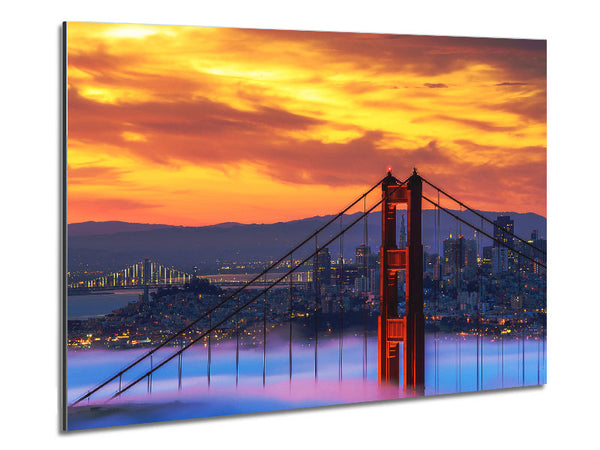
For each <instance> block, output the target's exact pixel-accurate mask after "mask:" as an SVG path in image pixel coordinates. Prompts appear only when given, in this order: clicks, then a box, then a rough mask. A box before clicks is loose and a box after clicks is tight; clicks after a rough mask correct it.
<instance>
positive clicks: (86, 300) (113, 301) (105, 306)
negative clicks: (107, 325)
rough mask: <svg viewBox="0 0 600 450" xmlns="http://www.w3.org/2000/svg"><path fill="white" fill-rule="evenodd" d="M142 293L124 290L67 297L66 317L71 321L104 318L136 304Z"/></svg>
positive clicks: (137, 290)
mask: <svg viewBox="0 0 600 450" xmlns="http://www.w3.org/2000/svg"><path fill="white" fill-rule="evenodd" d="M143 292H144V291H143V289H125V290H114V291H100V292H95V293H90V294H80V295H69V296H68V297H67V317H68V319H69V320H71V319H87V318H90V317H98V316H104V315H106V314H109V313H110V312H112V311H114V310H115V309H119V308H122V307H123V306H126V305H127V304H128V303H131V302H137V301H138V300H139V296H140V294H141V293H143Z"/></svg>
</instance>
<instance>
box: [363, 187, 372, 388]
mask: <svg viewBox="0 0 600 450" xmlns="http://www.w3.org/2000/svg"><path fill="white" fill-rule="evenodd" d="M366 211H367V197H365V198H364V199H363V214H365V217H364V222H363V242H364V243H365V255H364V257H363V275H364V277H365V279H364V282H365V292H364V293H363V302H362V321H363V354H362V363H363V364H362V369H363V381H364V380H366V379H367V299H368V294H367V293H368V292H369V291H370V289H369V285H370V282H371V279H370V274H369V273H368V271H369V266H368V255H367V254H366V253H367V249H368V248H369V232H368V228H367V226H368V225H367V214H366Z"/></svg>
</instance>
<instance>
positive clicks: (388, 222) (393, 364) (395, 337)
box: [378, 169, 425, 389]
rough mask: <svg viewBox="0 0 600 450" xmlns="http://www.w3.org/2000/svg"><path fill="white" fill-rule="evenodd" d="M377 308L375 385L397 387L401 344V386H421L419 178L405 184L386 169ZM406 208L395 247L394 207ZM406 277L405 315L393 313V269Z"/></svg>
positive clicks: (422, 329) (395, 295)
mask: <svg viewBox="0 0 600 450" xmlns="http://www.w3.org/2000/svg"><path fill="white" fill-rule="evenodd" d="M381 186H382V198H383V201H382V203H381V205H382V206H381V208H382V210H381V225H382V226H381V253H380V258H381V260H380V307H379V318H378V369H379V370H378V373H379V382H380V383H387V384H400V343H404V365H403V366H404V386H405V387H407V388H412V389H421V388H423V386H424V384H425V319H424V316H423V270H422V269H423V245H422V241H421V194H422V179H421V177H420V176H419V175H418V174H417V171H416V169H415V171H414V172H413V174H412V176H411V177H410V178H409V180H408V183H407V185H406V186H403V185H400V184H399V183H398V180H397V179H396V178H394V177H393V176H392V173H391V171H388V175H387V177H386V178H385V179H384V180H383V183H382V185H381ZM399 204H406V205H407V218H408V220H407V222H408V230H407V231H408V233H407V234H408V242H407V246H406V248H398V246H397V244H396V207H397V205H399ZM400 270H404V271H405V273H406V315H405V316H404V317H400V316H399V314H398V271H400Z"/></svg>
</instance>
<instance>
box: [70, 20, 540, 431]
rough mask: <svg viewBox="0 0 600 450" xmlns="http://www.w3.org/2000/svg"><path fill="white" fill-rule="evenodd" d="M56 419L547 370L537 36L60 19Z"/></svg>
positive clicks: (102, 420) (343, 394) (340, 399)
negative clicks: (60, 312)
mask: <svg viewBox="0 0 600 450" xmlns="http://www.w3.org/2000/svg"><path fill="white" fill-rule="evenodd" d="M63 31H64V49H63V50H64V59H65V61H64V71H65V72H64V95H65V102H64V107H65V110H64V122H65V123H64V126H65V132H64V133H65V135H64V140H65V167H64V170H65V199H64V200H65V203H66V208H65V209H66V212H65V233H66V235H65V247H66V248H65V260H64V263H65V296H64V302H65V304H64V327H65V329H64V335H65V336H64V349H63V350H64V361H63V367H64V380H63V381H64V396H63V397H64V403H65V404H64V424H63V426H64V428H65V429H67V430H77V429H86V428H97V427H109V426H118V425H127V424H137V423H145V422H156V421H168V420H176V419H187V418H202V417H211V416H222V415H232V414H242V413H252V412H259V411H272V410H282V409H295V408H304V407H313V406H322V405H335V404H342V403H354V402H365V401H375V400H387V399H401V398H405V397H414V396H433V395H437V394H448V393H458V392H469V391H481V390H488V389H499V388H508V387H517V386H530V385H542V384H545V383H546V42H545V41H542V40H521V39H496V38H494V39H491V38H466V37H465V38H463V37H434V36H409V35H385V34H363V33H331V32H314V31H281V30H257V29H233V28H230V29H228V28H209V27H190V26H185V27H184V26H162V25H131V24H129V25H125V24H103V23H76V22H69V23H65V24H64V30H63Z"/></svg>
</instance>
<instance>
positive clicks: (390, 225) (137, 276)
mask: <svg viewBox="0 0 600 450" xmlns="http://www.w3.org/2000/svg"><path fill="white" fill-rule="evenodd" d="M424 185H425V187H426V188H427V189H429V190H431V191H432V192H433V194H427V193H424V189H423V188H424ZM377 188H380V189H381V197H380V198H378V199H377V201H375V202H372V204H368V203H367V200H368V196H369V194H371V193H373V192H375V190H376V189H377ZM441 198H444V199H445V201H447V202H453V203H454V204H457V205H458V206H459V209H460V211H463V210H464V211H468V212H469V213H470V214H472V216H473V217H474V218H475V219H472V220H466V219H465V218H464V217H462V215H461V214H456V213H455V212H453V211H452V210H451V208H449V207H447V206H443V205H442V203H443V202H442V201H441ZM424 202H425V204H426V205H427V206H429V207H431V208H433V209H434V210H435V212H436V215H435V218H436V223H435V230H436V231H435V232H436V236H437V237H438V238H437V239H436V243H438V244H439V234H440V233H441V230H440V216H441V214H447V215H449V216H450V217H452V218H453V219H454V220H455V221H456V224H457V231H458V234H457V237H458V236H459V235H460V232H461V227H463V226H464V227H467V228H470V229H472V230H474V231H475V232H476V236H477V238H478V239H479V240H480V241H481V239H484V238H486V239H488V240H489V241H491V242H493V245H494V246H495V247H497V248H502V249H506V252H505V254H506V256H507V258H508V259H510V260H512V261H517V274H518V275H517V276H519V277H520V275H519V271H520V270H521V266H523V267H525V265H524V264H523V262H526V263H527V264H528V266H527V267H529V268H530V269H531V270H533V271H534V272H535V273H542V274H544V276H545V270H546V263H545V259H546V252H545V249H542V248H539V247H538V246H536V245H535V244H534V243H532V242H531V241H530V240H526V239H523V238H521V237H519V236H517V235H516V234H515V233H514V232H513V231H512V229H511V228H510V227H508V226H503V225H500V224H498V223H496V222H494V221H492V220H490V219H489V218H487V217H485V216H484V215H483V214H481V213H479V212H478V211H477V210H475V209H473V208H471V207H469V206H468V205H466V204H465V203H464V202H461V201H460V200H458V199H457V198H456V197H455V196H453V195H451V194H449V193H447V192H446V191H445V190H443V189H442V188H440V187H438V186H436V185H435V184H433V183H432V182H430V181H428V180H427V179H425V178H423V177H422V176H421V175H419V174H418V173H417V171H416V169H415V170H414V172H413V173H412V174H411V175H410V176H409V177H408V178H406V179H405V180H403V181H401V180H399V179H397V178H396V177H394V176H393V175H392V173H391V169H389V170H388V173H387V174H386V176H385V177H384V178H382V179H381V180H379V181H378V182H377V183H376V184H374V185H373V186H371V187H370V188H369V189H368V190H367V191H365V192H363V193H362V194H361V195H360V196H358V197H357V198H356V199H355V200H354V201H353V202H351V203H350V204H349V205H348V206H346V207H345V208H344V209H342V210H341V211H339V212H338V213H337V214H336V215H334V216H332V217H331V218H330V219H329V220H327V221H326V223H324V224H323V225H322V226H320V227H319V228H318V229H316V230H315V231H314V232H312V233H311V234H310V235H309V236H307V237H306V238H305V239H303V240H302V241H301V242H299V243H298V244H297V245H296V246H294V247H293V248H291V249H290V250H288V251H287V252H286V253H285V254H283V255H282V256H281V257H280V258H278V259H277V260H276V261H274V262H273V263H272V264H270V265H269V266H268V267H266V268H265V269H264V270H263V271H262V272H261V273H258V274H256V275H254V276H253V277H252V278H251V279H249V280H248V281H247V282H245V283H244V284H243V285H241V286H239V287H237V288H235V289H232V291H231V292H228V293H227V295H225V296H223V298H220V299H219V301H218V302H217V303H216V304H215V305H213V306H209V307H207V308H206V310H205V311H204V312H203V313H201V314H200V315H199V316H198V317H196V318H189V320H188V321H187V324H186V325H185V326H183V327H182V328H181V329H180V330H178V331H177V332H174V333H172V334H170V335H169V336H168V337H166V338H165V339H163V340H162V342H160V343H158V344H157V345H156V346H154V347H153V348H152V349H150V350H148V351H146V352H145V353H144V354H143V355H141V356H139V357H138V358H136V359H135V360H134V361H133V362H131V363H130V364H127V365H126V366H125V367H123V368H122V369H120V370H118V371H117V372H116V373H114V374H113V375H112V376H110V377H108V378H107V379H105V380H104V381H101V382H99V383H98V384H97V385H96V386H94V387H92V388H90V389H88V390H87V391H86V392H85V393H84V394H82V395H80V396H78V397H77V398H76V399H75V400H74V401H72V402H71V404H70V406H76V405H78V404H80V403H81V402H83V401H85V400H87V401H88V402H89V401H90V399H91V398H92V397H94V398H95V399H103V400H106V401H110V400H112V399H116V398H120V397H123V396H124V394H126V393H127V392H128V391H130V390H131V389H132V388H134V387H135V386H137V385H141V384H146V386H147V389H148V392H151V391H152V379H153V374H155V373H156V372H157V371H159V370H167V369H166V368H165V366H167V364H168V363H169V362H171V361H174V360H176V361H177V380H178V381H177V389H179V390H180V389H181V388H182V384H183V381H184V378H185V377H184V375H183V367H184V365H183V362H184V360H183V357H184V354H186V352H187V351H188V350H189V349H191V348H192V347H193V346H194V345H195V344H198V343H204V344H205V345H207V346H208V353H207V377H206V379H207V383H208V384H209V385H210V371H211V340H212V339H214V337H215V336H218V335H219V333H221V332H223V330H224V328H225V327H227V326H228V324H229V325H231V326H232V327H233V329H234V330H235V336H236V337H235V345H236V360H235V376H236V385H237V380H238V376H239V355H240V351H239V346H240V336H241V335H242V334H243V332H244V329H243V327H244V321H243V320H240V316H241V314H242V313H244V312H248V311H254V312H255V315H256V321H258V322H262V324H261V325H262V351H263V365H262V383H263V386H264V385H265V384H266V383H267V378H268V377H267V370H268V368H267V339H268V338H269V331H268V330H269V329H270V328H271V327H270V326H267V325H268V320H269V315H268V314H267V311H268V305H267V294H268V293H269V292H270V291H272V290H274V289H275V288H278V289H279V291H280V292H281V289H284V288H285V289H286V291H287V295H288V301H289V303H288V308H287V312H286V315H287V323H283V322H282V320H281V319H280V318H278V322H279V325H281V326H287V328H288V330H287V332H288V342H287V344H281V345H287V348H288V352H289V353H288V355H287V359H288V361H289V381H290V383H291V381H292V377H293V373H294V372H293V355H292V351H293V345H292V340H293V327H294V320H297V319H295V318H296V317H297V316H296V314H295V312H296V311H295V308H296V309H297V302H298V301H299V300H300V299H299V298H298V294H297V287H298V286H297V285H296V284H295V281H294V277H293V274H294V273H296V272H298V271H300V270H301V268H302V267H304V266H305V265H306V264H307V263H310V262H312V263H313V271H314V274H313V279H312V283H308V284H305V287H308V286H310V288H311V290H310V292H311V296H312V299H311V300H310V301H307V303H306V304H305V305H304V307H305V310H308V311H310V312H311V315H310V317H311V320H313V321H314V339H313V343H314V345H313V350H314V379H315V380H317V379H318V377H319V372H318V367H319V338H320V335H319V317H320V314H321V313H322V311H321V309H322V304H323V301H322V300H323V298H322V296H323V295H324V292H325V289H324V286H322V285H321V284H322V279H321V277H320V276H319V255H321V254H322V253H323V252H324V251H326V250H327V248H328V247H329V246H332V245H333V244H334V243H336V242H338V243H339V253H340V255H339V256H340V259H339V261H341V264H340V267H339V270H340V271H341V272H342V273H343V271H344V256H343V248H344V246H343V239H344V235H345V233H347V232H348V230H350V229H351V228H353V227H356V226H360V225H361V224H362V227H363V236H364V241H363V243H364V245H367V243H368V236H369V234H368V222H367V220H366V219H367V217H368V215H369V214H370V213H372V212H373V211H374V210H376V209H378V208H380V209H381V220H382V226H381V245H380V253H379V271H378V272H379V274H378V278H379V289H378V290H379V298H378V303H379V308H378V309H379V314H378V317H377V374H378V379H379V383H380V384H381V385H390V386H403V387H404V388H405V389H410V390H412V391H414V392H416V393H417V394H423V392H424V388H425V379H426V376H425V370H426V352H425V329H426V321H427V320H428V321H430V322H431V323H432V324H433V328H434V332H436V330H437V329H438V327H439V324H438V323H437V322H436V320H437V317H438V312H437V309H438V307H439V306H441V304H439V303H438V302H442V301H443V298H442V296H441V295H440V293H441V287H442V276H441V274H440V273H439V269H438V276H437V277H434V279H433V283H432V284H431V283H430V284H431V286H432V288H431V289H430V291H431V292H428V295H429V296H430V300H429V302H430V304H429V305H428V306H429V307H431V308H432V313H431V314H430V316H429V317H428V318H426V317H425V314H424V305H425V300H424V292H425V291H426V289H425V288H424V272H425V271H424V266H425V262H424V258H423V255H424V251H423V243H422V225H423V224H422V205H423V203H424ZM403 205H406V212H407V236H406V242H398V232H397V223H396V218H397V208H398V206H400V207H403ZM361 206H362V211H361V213H360V214H359V215H358V217H356V218H354V219H353V220H351V221H350V222H349V223H346V224H344V222H343V221H344V214H346V213H347V212H348V211H350V210H351V209H353V208H354V209H357V208H360V207H361ZM485 226H487V227H488V230H487V231H486V230H485ZM490 226H491V227H492V231H489V227H490ZM325 230H328V234H327V235H326V236H325V237H323V236H324V235H325V233H324V231H325ZM399 244H401V245H399ZM438 250H439V249H438ZM440 253H442V252H440V251H438V255H439V254H440ZM300 254H302V255H303V256H302V257H300V258H298V255H300ZM498 254H500V252H498ZM304 255H306V256H304ZM295 256H296V258H295ZM454 257H455V258H456V259H457V262H458V264H459V266H460V264H462V263H461V262H460V261H459V260H460V259H461V258H465V255H464V254H462V253H461V252H454ZM150 264H154V263H152V262H150V261H148V260H145V261H141V262H140V263H138V264H137V265H134V266H131V267H129V268H127V269H125V270H123V271H121V272H120V274H119V275H116V274H113V276H112V278H111V277H108V278H105V279H103V280H102V281H98V280H95V282H94V283H95V284H96V285H98V284H101V285H104V286H110V285H111V283H112V286H116V285H117V284H119V283H125V284H127V283H131V284H132V283H134V282H137V283H141V285H149V284H151V283H156V284H160V283H167V279H169V281H172V280H173V279H175V280H179V281H180V282H181V281H183V282H184V283H185V282H186V281H185V280H186V277H192V276H193V275H191V274H186V273H183V272H179V273H170V272H168V271H167V270H165V268H164V267H161V266H158V267H154V266H150ZM283 266H285V267H286V270H282V267H283ZM399 273H401V274H403V279H404V280H405V300H403V299H401V298H400V299H399V284H398V278H399V277H398V274H399ZM175 275H178V276H175ZM454 275H455V276H456V278H457V282H456V285H455V286H456V287H457V289H458V290H460V286H461V284H460V280H459V278H460V276H461V272H460V271H457V273H456V274H454ZM373 276H374V275H373V271H369V263H368V261H367V258H363V260H362V278H363V279H365V280H367V279H369V278H372V277H373ZM475 278H476V279H477V280H478V282H477V285H476V290H475V291H474V292H475V293H476V304H475V312H474V317H473V321H474V323H475V325H476V328H477V330H478V331H477V335H476V337H477V354H476V358H477V389H480V388H481V387H482V385H483V365H482V364H481V365H480V363H481V361H482V359H483V343H482V341H481V343H480V336H481V333H480V331H479V330H480V324H481V323H482V319H483V318H484V317H485V307H484V305H483V302H482V295H481V292H482V286H483V283H482V281H481V280H482V273H481V271H478V272H477V275H476V277H475ZM187 279H188V281H189V279H190V278H187ZM518 279H519V280H520V278H518ZM94 283H92V284H94ZM519 283H520V281H519ZM167 284H168V283H167ZM337 289H338V290H339V295H338V296H337V299H338V302H339V304H338V308H337V310H338V313H339V328H338V330H339V333H338V336H339V361H338V370H339V379H340V381H342V379H343V373H344V372H343V370H344V361H343V357H342V355H343V351H344V349H343V347H344V339H343V327H344V316H345V314H347V313H348V311H346V310H345V308H344V303H343V295H342V290H343V286H342V284H341V283H339V284H338V286H337ZM519 289H520V284H519ZM543 295H544V307H543V313H544V314H545V291H544V292H543ZM362 297H363V302H362V312H363V317H365V314H366V311H367V309H368V308H369V304H368V302H369V298H368V296H367V295H366V293H365V295H363V296H362ZM517 300H519V299H517ZM519 301H520V300H519ZM519 301H518V302H517V304H518V305H519V307H522V303H519ZM504 320H505V318H503V319H502V322H501V323H504ZM246 323H247V322H246ZM363 323H365V322H363ZM521 323H522V326H521V328H520V331H521V333H522V337H524V333H525V327H526V323H524V322H523V321H521ZM544 324H545V321H544ZM509 331H510V330H509ZM367 333H368V331H367V329H366V324H365V325H364V328H363V342H364V344H363V354H362V360H363V377H365V376H366V375H365V374H366V370H367V368H366V364H367ZM503 334H504V331H503V332H502V333H501V336H500V338H501V339H502V338H503V337H502V335H503ZM539 334H540V336H541V337H542V338H543V337H544V336H545V325H544V326H543V327H542V330H540V331H539ZM435 342H437V340H436V341H435ZM169 348H171V349H172V350H171V351H170V352H169V354H168V355H166V356H163V355H164V351H165V350H168V349H169ZM522 348H523V354H524V351H525V350H524V349H525V346H524V344H523V347H522ZM159 350H160V352H159ZM433 354H434V357H435V358H436V364H437V355H438V354H437V350H435V351H434V353H433ZM159 356H163V357H162V359H161V360H160V361H158V362H155V361H154V359H155V358H158V357H159ZM148 365H149V367H148ZM434 367H437V365H434ZM502 367H504V366H502ZM521 373H522V375H523V378H524V373H525V357H524V356H523V369H522V371H521ZM538 373H539V362H538ZM538 381H539V375H538Z"/></svg>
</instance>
